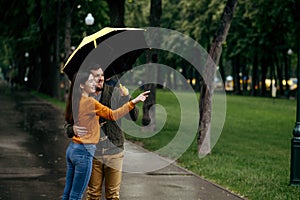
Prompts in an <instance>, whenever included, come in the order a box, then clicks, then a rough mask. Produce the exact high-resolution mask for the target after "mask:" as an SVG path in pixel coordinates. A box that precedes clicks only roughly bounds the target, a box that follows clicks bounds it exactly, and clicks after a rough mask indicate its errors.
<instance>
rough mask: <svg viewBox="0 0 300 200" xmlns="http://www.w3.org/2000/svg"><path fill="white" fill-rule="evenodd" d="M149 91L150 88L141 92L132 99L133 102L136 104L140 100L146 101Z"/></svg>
mask: <svg viewBox="0 0 300 200" xmlns="http://www.w3.org/2000/svg"><path fill="white" fill-rule="evenodd" d="M149 93H150V90H148V91H145V92H143V93H141V94H140V95H139V96H137V97H135V98H134V99H132V100H131V102H132V103H134V104H137V103H139V102H144V101H145V100H146V99H147V97H148V95H149Z"/></svg>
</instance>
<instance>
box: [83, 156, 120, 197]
mask: <svg viewBox="0 0 300 200" xmlns="http://www.w3.org/2000/svg"><path fill="white" fill-rule="evenodd" d="M123 158H124V153H123V152H121V153H118V154H115V155H103V156H100V157H94V159H93V168H92V174H91V178H90V181H89V184H88V189H87V200H95V199H97V200H99V199H100V198H101V195H102V186H103V184H104V186H105V197H106V199H107V200H119V199H120V187H121V179H122V165H123Z"/></svg>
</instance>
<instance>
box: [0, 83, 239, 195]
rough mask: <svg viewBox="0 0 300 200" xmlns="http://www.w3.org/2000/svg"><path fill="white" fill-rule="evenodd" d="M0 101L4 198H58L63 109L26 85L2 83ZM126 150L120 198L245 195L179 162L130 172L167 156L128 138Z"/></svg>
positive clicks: (63, 143)
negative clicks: (13, 86)
mask: <svg viewBox="0 0 300 200" xmlns="http://www.w3.org/2000/svg"><path fill="white" fill-rule="evenodd" d="M0 105H1V109H0V116H1V118H0V140H1V143H0V191H1V193H0V200H2V199H3V200H4V199H5V200H10V199H13V200H19V199H20V200H21V199H22V200H38V199H39V200H41V199H45V200H55V199H60V196H61V194H62V192H63V187H64V181H65V179H64V178H65V168H66V167H65V166H66V165H65V149H66V147H67V145H68V143H69V141H70V140H69V139H68V138H67V137H66V136H65V135H64V130H63V122H64V120H63V113H62V111H61V110H60V109H58V108H56V107H54V106H53V105H51V104H49V103H48V102H45V101H43V100H41V99H39V98H36V97H34V96H33V95H31V94H30V93H29V92H28V91H26V90H24V89H23V90H17V91H10V90H8V89H7V88H6V87H4V86H3V85H2V86H0ZM125 148H126V153H125V161H124V169H125V172H124V173H123V181H122V186H121V199H122V200H135V199H137V200H140V199H143V200H153V199H155V200H160V199H161V200H162V199H163V200H168V199H170V200H177V199H178V200H180V199H182V200H200V199H201V200H240V199H243V198H241V197H239V196H238V195H236V194H234V193H232V192H230V191H228V190H226V189H224V188H223V187H221V186H219V185H216V184H214V183H211V182H209V181H207V180H205V179H202V178H201V177H199V176H197V175H195V174H193V173H191V172H190V171H188V170H185V169H183V168H181V167H179V166H177V165H176V164H175V163H173V164H170V165H168V164H167V165H164V166H165V167H163V168H161V169H158V170H155V171H151V172H149V171H145V172H140V173H132V172H133V171H135V170H136V169H134V167H143V166H144V169H147V166H148V165H149V164H150V163H152V164H153V163H157V164H161V163H163V164H164V162H166V160H165V159H164V158H161V157H159V156H157V155H154V154H153V155H151V154H148V153H147V151H146V150H145V149H143V148H141V147H139V146H137V145H135V144H133V143H131V142H129V141H127V142H126V144H125ZM145 152H146V153H147V155H148V156H149V155H150V157H149V158H148V162H147V163H146V162H143V163H142V162H141V161H142V159H139V157H138V155H144V154H143V153H145ZM136 153H137V154H136ZM133 155H134V156H133ZM138 171H140V170H138Z"/></svg>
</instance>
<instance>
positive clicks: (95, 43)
mask: <svg viewBox="0 0 300 200" xmlns="http://www.w3.org/2000/svg"><path fill="white" fill-rule="evenodd" d="M94 46H95V49H96V48H97V42H96V39H94Z"/></svg>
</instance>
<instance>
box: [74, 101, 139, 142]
mask: <svg viewBox="0 0 300 200" xmlns="http://www.w3.org/2000/svg"><path fill="white" fill-rule="evenodd" d="M133 108H134V104H133V103H132V102H131V101H130V102H128V103H126V104H124V105H123V106H121V107H120V108H118V109H116V110H111V109H110V108H108V107H106V106H104V105H102V104H101V103H99V102H98V101H97V100H95V99H94V98H92V97H85V96H82V97H81V100H80V103H79V112H78V113H79V114H78V121H79V124H77V125H78V126H83V127H86V128H87V131H88V133H87V134H86V135H84V136H82V137H78V136H73V138H72V140H73V142H75V143H84V144H97V143H98V142H99V138H100V125H99V116H100V117H103V118H106V119H108V120H114V121H115V120H117V119H119V118H121V117H123V116H124V115H126V114H127V113H128V112H129V111H130V110H132V109H133Z"/></svg>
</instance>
